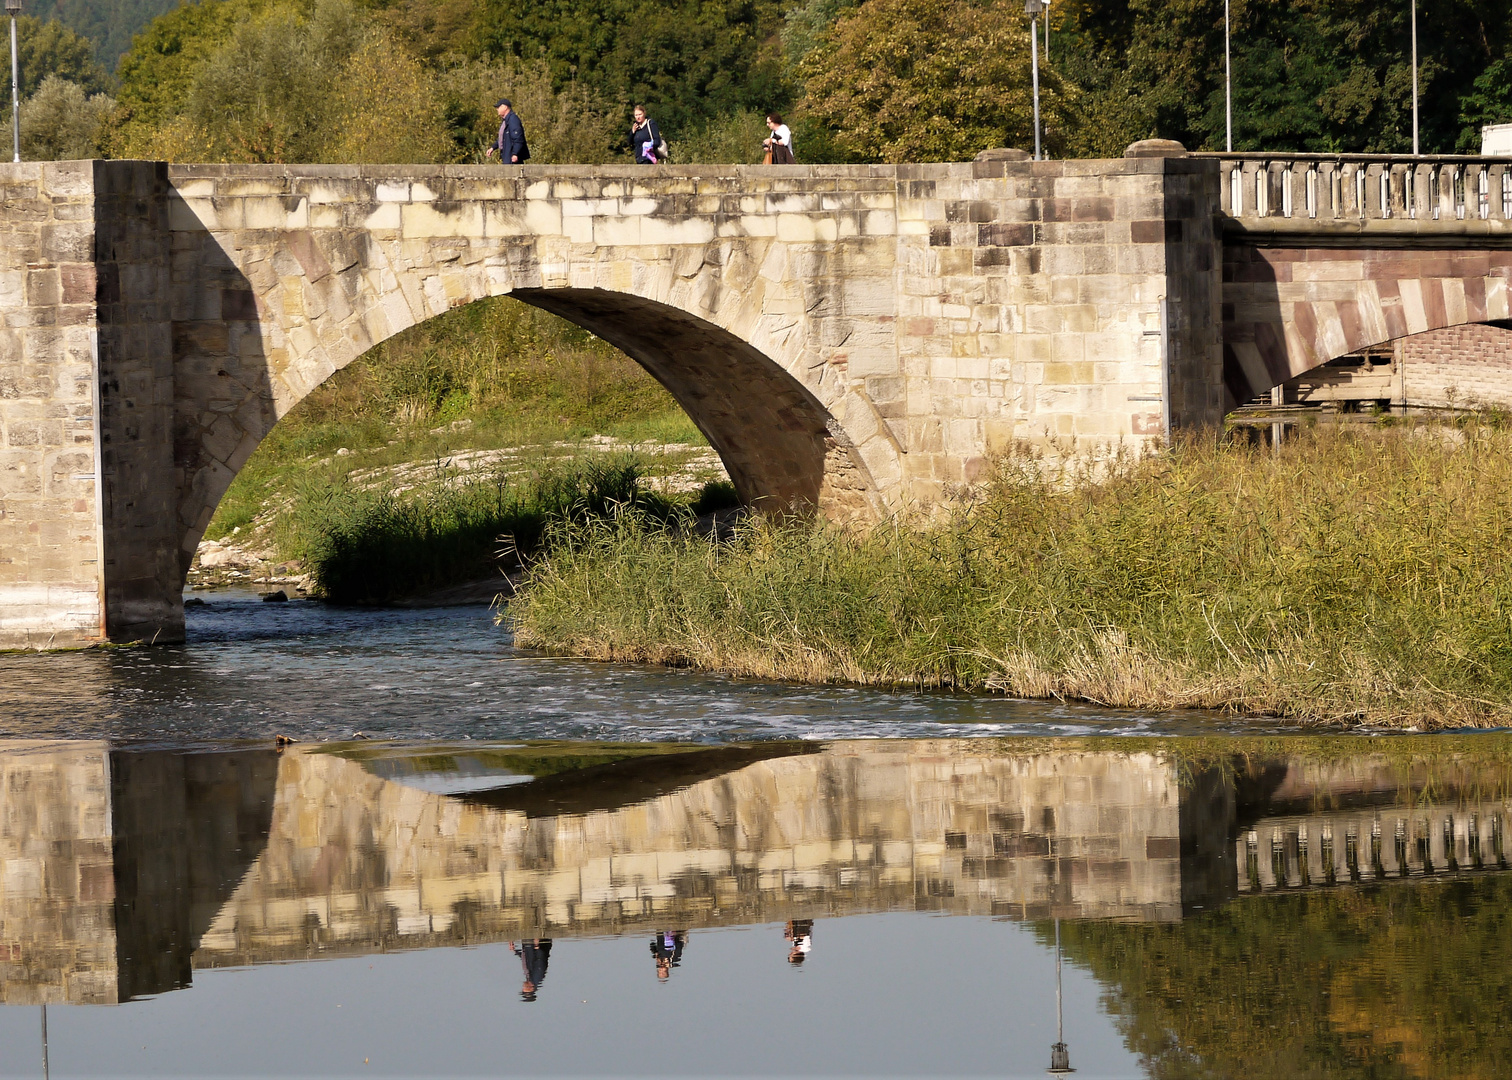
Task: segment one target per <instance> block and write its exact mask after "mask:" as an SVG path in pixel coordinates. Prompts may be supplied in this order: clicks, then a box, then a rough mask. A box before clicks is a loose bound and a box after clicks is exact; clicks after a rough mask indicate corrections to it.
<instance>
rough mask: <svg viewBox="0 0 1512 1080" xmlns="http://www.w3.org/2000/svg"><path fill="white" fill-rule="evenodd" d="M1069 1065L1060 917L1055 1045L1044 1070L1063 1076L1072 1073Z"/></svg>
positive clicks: (1057, 953)
mask: <svg viewBox="0 0 1512 1080" xmlns="http://www.w3.org/2000/svg"><path fill="white" fill-rule="evenodd" d="M1075 1071H1076V1070H1075V1069H1073V1068H1072V1067H1071V1054H1070V1052H1069V1051H1067V1049H1066V1036H1065V1029H1064V1026H1063V1025H1062V1023H1061V948H1060V919H1056V920H1055V1045H1054V1046H1052V1047H1051V1048H1050V1067H1049V1068H1048V1069H1046V1070H1045V1073H1046V1074H1047V1075H1049V1076H1065V1075H1066V1074H1067V1073H1074V1072H1075Z"/></svg>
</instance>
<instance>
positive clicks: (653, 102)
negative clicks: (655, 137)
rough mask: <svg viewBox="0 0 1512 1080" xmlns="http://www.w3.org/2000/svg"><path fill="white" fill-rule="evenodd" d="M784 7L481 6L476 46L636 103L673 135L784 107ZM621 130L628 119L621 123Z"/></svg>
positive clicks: (787, 94) (689, 3) (658, 3)
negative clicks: (534, 62)
mask: <svg viewBox="0 0 1512 1080" xmlns="http://www.w3.org/2000/svg"><path fill="white" fill-rule="evenodd" d="M783 6H784V3H783V0H539V2H537V3H534V4H518V3H515V2H513V0H484V2H483V4H482V6H481V8H480V15H479V24H480V25H481V26H482V27H483V28H484V29H483V30H482V31H480V34H479V39H478V40H479V47H480V48H481V49H483V50H485V51H486V52H489V53H491V54H493V55H495V56H512V57H517V58H520V59H526V60H529V59H537V58H539V59H543V60H545V61H546V62H547V63H548V64H550V65H551V72H552V78H553V79H554V80H555V81H556V83H557V85H558V86H562V85H565V84H566V83H567V82H568V81H569V80H574V79H575V80H577V81H578V82H580V83H583V84H584V85H586V86H588V87H590V88H592V90H593V91H594V92H595V93H597V94H601V95H603V96H605V97H608V98H611V99H616V100H618V101H620V102H621V104H622V105H623V106H624V108H625V110H626V112H627V113H628V111H629V106H630V105H631V104H632V102H635V103H640V104H644V105H646V106H647V107H648V109H649V110H650V112H651V115H653V116H655V117H656V118H657V120H658V122H659V123H660V124H661V125H662V126H663V127H664V128H665V134H666V136H667V138H668V139H669V140H670V139H674V138H676V137H678V135H679V132H680V131H683V130H686V129H688V128H690V127H692V126H693V125H695V124H697V123H699V122H700V121H703V120H707V119H709V118H712V117H717V116H723V115H727V114H729V113H731V112H734V111H736V110H739V109H742V108H745V109H753V110H757V111H765V110H769V109H774V108H783V107H785V106H786V105H787V103H788V102H789V101H790V100H791V99H792V98H793V96H794V93H795V90H796V87H795V85H794V83H793V81H792V80H791V78H790V77H789V76H788V74H787V72H786V70H785V68H784V65H783V62H782V45H781V40H780V37H779V32H780V29H781V25H782V8H783ZM627 126H628V121H627Z"/></svg>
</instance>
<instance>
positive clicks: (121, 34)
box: [29, 0, 182, 68]
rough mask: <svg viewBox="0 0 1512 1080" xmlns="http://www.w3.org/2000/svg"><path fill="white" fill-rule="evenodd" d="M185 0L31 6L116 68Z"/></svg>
mask: <svg viewBox="0 0 1512 1080" xmlns="http://www.w3.org/2000/svg"><path fill="white" fill-rule="evenodd" d="M181 2H182V0H41V2H40V3H33V4H31V5H29V6H30V7H32V8H33V10H34V11H35V12H36V13H37V14H38V15H40V16H41V17H42V18H44V19H57V20H58V21H59V22H61V23H62V24H63V25H64V26H67V27H69V28H70V29H71V30H74V31H75V32H77V33H78V34H80V35H81V36H83V37H86V38H88V39H89V40H90V42H91V43H92V44H93V46H94V50H95V56H96V57H97V58H98V59H99V61H100V62H101V63H102V64H104V65H105V66H107V67H111V68H113V67H115V65H116V63H117V62H118V61H119V60H120V59H121V56H122V54H124V53H125V52H126V50H128V49H129V48H131V39H132V36H133V35H135V34H137V33H139V32H141V30H142V29H143V28H144V27H145V26H146V25H147V24H148V23H150V22H151V21H152V20H153V19H155V18H157V17H158V16H159V15H163V14H166V13H167V12H169V11H171V10H173V9H174V8H176V7H177V6H178V5H179V4H180V3H181Z"/></svg>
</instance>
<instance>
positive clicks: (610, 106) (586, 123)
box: [437, 59, 628, 165]
mask: <svg viewBox="0 0 1512 1080" xmlns="http://www.w3.org/2000/svg"><path fill="white" fill-rule="evenodd" d="M437 88H438V92H439V95H440V100H441V103H442V109H443V110H444V112H445V114H446V117H447V121H448V124H449V128H450V133H451V138H452V140H453V146H452V150H451V157H452V158H453V159H455V160H458V161H482V160H483V156H482V154H483V149H484V148H485V147H487V146H489V145H491V144H492V143H493V140H494V138H495V137H496V136H497V134H498V129H499V117H498V114H497V113H496V112H495V110H494V105H495V103H496V102H497V101H498V100H499V98H501V97H507V98H509V100H510V102H511V103H512V104H513V106H514V109H515V111H516V112H518V113H519V114H520V119H521V121H522V122H523V123H524V124H525V135H526V138H527V139H528V140H529V142H530V154H531V157H530V160H531V162H532V163H533V164H537V165H570V164H578V165H594V164H599V163H601V162H606V161H611V160H613V159H614V158H615V156H616V155H617V153H618V151H619V147H620V145H621V144H622V143H623V142H624V138H625V133H624V131H623V130H622V129H623V128H624V127H628V122H627V123H624V124H622V123H621V121H622V119H623V117H622V114H621V112H620V111H619V109H618V108H617V107H616V105H615V103H614V102H612V101H606V100H604V99H603V98H600V97H597V96H595V95H593V94H591V93H590V92H589V91H588V90H587V88H586V87H584V86H582V85H581V84H580V83H576V82H571V81H569V82H568V83H566V84H565V85H563V86H562V87H560V88H558V87H556V86H555V85H554V84H553V81H552V78H551V69H550V67H549V66H548V65H547V64H546V62H545V61H544V60H531V61H521V60H513V59H508V60H503V61H497V62H492V63H490V62H484V61H481V60H454V61H453V62H452V63H451V64H450V65H449V66H447V67H445V68H443V69H442V70H441V71H440V73H439V74H438V76H437Z"/></svg>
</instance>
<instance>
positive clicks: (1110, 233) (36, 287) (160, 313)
mask: <svg viewBox="0 0 1512 1080" xmlns="http://www.w3.org/2000/svg"><path fill="white" fill-rule="evenodd" d="M0 169H3V170H4V177H3V179H4V181H5V183H6V184H7V185H8V186H9V187H11V188H15V189H17V190H19V191H22V192H30V193H31V195H30V196H29V197H28V198H19V197H18V198H17V199H16V200H15V201H13V202H10V203H8V204H7V210H6V212H5V213H4V214H0V228H4V229H6V230H8V235H10V234H14V236H15V243H13V244H7V247H6V258H7V260H8V261H6V262H5V264H4V265H3V266H0V298H3V301H4V307H3V311H4V320H5V321H4V333H3V334H0V388H4V389H3V391H0V392H3V393H4V395H5V396H4V397H3V398H0V409H3V410H5V411H4V412H3V413H0V415H3V416H4V426H3V438H4V452H5V453H6V454H8V455H10V456H9V457H7V458H6V459H5V461H4V464H3V466H0V470H3V471H0V478H3V484H4V486H3V487H0V499H3V500H5V505H6V507H7V510H6V513H5V514H4V515H0V529H3V528H11V529H13V530H15V531H16V532H17V534H18V537H19V539H18V541H17V548H16V549H17V551H18V554H19V558H18V555H11V554H10V551H11V545H6V548H5V551H6V556H5V557H9V558H10V559H11V561H10V562H9V563H3V564H0V590H3V589H5V588H7V587H11V591H10V592H9V593H8V594H0V595H3V596H4V599H0V645H41V644H47V643H48V642H52V643H54V644H67V643H73V642H79V641H88V640H92V639H94V638H97V637H99V636H101V635H104V636H108V637H110V638H113V639H116V640H131V639H151V638H156V639H157V640H165V641H166V640H173V639H174V638H177V637H179V636H181V634H182V611H181V608H180V606H179V599H178V595H179V585H180V583H181V582H182V575H183V573H184V572H185V571H186V570H187V567H188V565H189V562H190V559H191V557H192V554H193V551H194V548H195V545H196V543H197V542H198V540H199V538H200V536H201V535H202V533H203V531H204V528H205V526H206V525H207V524H208V522H209V520H210V516H211V514H212V513H213V512H214V509H215V506H216V504H217V502H219V500H220V498H221V496H222V495H223V494H224V492H225V490H226V487H227V485H229V483H230V482H231V479H232V478H233V477H234V476H235V474H236V471H237V470H238V469H240V468H241V466H242V465H243V464H244V463H245V461H246V460H247V458H248V457H249V456H250V454H251V453H252V451H253V450H254V449H255V448H256V446H257V444H258V442H259V441H260V440H261V439H262V438H263V437H264V436H265V435H266V434H267V433H268V431H269V430H270V429H271V428H272V426H273V424H274V423H276V422H277V420H278V418H279V417H281V416H282V415H284V414H285V413H286V412H287V411H288V410H289V409H290V408H292V407H293V406H294V405H295V404H296V403H297V402H299V401H300V400H301V399H302V398H303V397H304V396H305V395H306V394H308V393H309V392H310V391H311V390H312V389H314V388H315V387H316V386H318V385H319V384H320V383H321V382H322V381H323V380H325V379H326V378H328V377H330V375H331V374H332V373H334V372H335V371H338V370H340V369H341V368H342V367H344V366H345V365H346V364H348V363H350V362H351V361H352V360H353V359H355V358H356V357H357V356H359V355H361V354H362V353H363V352H364V351H366V350H367V349H369V348H371V347H372V346H374V345H376V344H378V343H380V342H382V341H383V340H384V339H386V338H388V337H389V336H391V335H392V334H395V333H397V332H399V331H400V330H403V329H404V328H406V327H408V326H412V325H414V324H415V323H417V322H421V321H424V320H425V319H428V318H432V317H434V316H436V315H439V314H442V313H444V312H446V311H448V310H450V309H451V308H454V307H456V306H458V305H460V304H465V303H469V302H471V301H473V300H477V299H480V298H483V297H489V296H499V295H504V294H513V295H515V296H517V297H519V298H520V299H522V300H524V301H526V302H528V303H532V304H536V305H538V306H540V307H543V308H547V309H548V310H552V311H555V312H557V313H559V314H562V315H564V316H565V317H567V318H569V319H572V320H574V321H576V322H578V323H579V324H581V325H583V326H586V327H588V328H589V329H592V330H593V331H594V332H595V333H597V334H599V335H600V336H602V337H604V338H605V339H607V340H609V341H611V342H613V343H614V344H616V345H618V346H619V347H621V348H622V349H624V350H625V351H626V352H628V353H629V354H630V355H631V356H633V357H635V358H636V359H637V360H639V361H640V362H641V363H642V364H644V365H645V366H646V367H647V368H648V369H649V370H650V371H651V372H652V373H653V374H654V375H655V376H656V377H657V378H658V379H660V380H661V381H662V382H663V384H664V385H666V386H667V387H668V389H669V390H671V392H672V393H673V395H674V396H675V397H677V399H678V401H679V402H680V403H681V404H682V405H683V407H684V408H686V409H687V411H688V413H689V415H690V416H691V417H692V418H693V419H694V421H695V422H696V423H697V424H698V425H699V427H700V428H701V429H702V430H703V431H704V432H705V433H706V434H707V436H708V437H709V440H710V442H711V444H712V445H713V446H714V447H715V448H716V449H717V450H718V451H719V453H720V456H721V457H722V459H723V460H724V463H725V466H726V468H727V469H728V471H729V473H730V475H731V477H732V478H733V479H734V481H735V484H736V486H737V488H738V489H739V490H740V492H741V494H742V496H743V497H744V498H745V499H746V500H747V501H748V502H750V503H752V504H753V505H756V506H758V507H760V506H766V507H770V508H785V509H804V508H817V509H819V510H820V511H822V512H824V513H826V514H829V515H831V516H832V517H836V518H840V519H863V520H865V519H876V518H878V517H880V516H883V515H885V514H887V513H889V512H893V511H896V510H899V509H903V508H905V507H910V506H927V505H929V504H931V503H934V502H936V501H938V500H940V499H941V498H944V497H948V496H949V495H950V494H951V493H952V492H953V491H955V490H956V489H958V488H959V487H961V486H963V485H967V484H970V483H972V482H973V481H975V480H977V479H979V478H981V477H982V476H983V475H985V470H986V467H987V461H988V459H989V457H990V455H991V454H993V453H994V452H996V451H998V450H1001V449H1003V448H1004V447H1006V446H1007V445H1008V444H1009V443H1010V442H1028V443H1030V444H1035V445H1038V446H1041V447H1043V448H1045V449H1046V450H1047V451H1049V452H1051V453H1052V454H1053V455H1056V456H1065V455H1073V456H1089V455H1091V456H1096V455H1100V454H1105V453H1108V452H1110V451H1111V450H1112V449H1113V448H1114V447H1115V446H1117V445H1119V444H1124V445H1129V446H1133V447H1135V448H1138V447H1142V446H1152V445H1155V444H1157V443H1158V442H1159V441H1160V440H1161V439H1162V438H1163V437H1164V436H1165V434H1166V431H1167V429H1168V428H1169V427H1171V426H1172V425H1175V426H1200V425H1212V424H1216V422H1217V421H1218V420H1219V418H1220V415H1221V405H1222V395H1221V384H1220V381H1219V370H1220V368H1219V360H1218V357H1219V352H1220V350H1219V342H1218V337H1217V334H1218V324H1217V316H1216V299H1215V297H1216V292H1215V290H1216V287H1217V284H1216V283H1217V268H1218V266H1219V264H1220V259H1219V255H1218V239H1217V236H1216V234H1215V233H1214V231H1213V228H1212V224H1211V206H1212V202H1213V200H1214V199H1215V197H1216V191H1217V180H1216V177H1215V176H1214V170H1213V168H1212V166H1211V165H1206V164H1197V163H1193V162H1190V161H1183V160H1178V159H1151V160H1135V159H1129V160H1121V161H1110V162H1096V163H1089V162H1033V161H1025V160H1021V159H1019V158H1017V156H1015V155H1011V154H996V155H991V154H990V155H988V156H987V157H986V158H985V159H983V160H979V161H976V162H972V163H967V164H960V165H931V166H897V167H893V166H888V167H880V166H864V167H863V166H810V167H803V168H797V169H783V170H771V169H761V168H748V167H722V168H661V169H657V170H654V171H647V170H635V169H628V168H619V169H616V168H598V167H596V168H586V167H557V166H553V167H539V168H523V169H522V168H507V169H506V168H494V167H472V166H447V167H388V166H385V167H361V168H359V167H336V166H299V167H285V166H174V167H168V166H163V165H161V164H152V163H143V162H97V163H94V164H92V165H87V166H86V165H79V164H72V165H67V166H63V165H60V166H57V167H53V166H49V167H48V170H43V169H41V168H40V167H37V166H27V165H21V166H4V167H0ZM50 177H51V178H52V179H49V178H50ZM49 183H56V184H59V185H63V186H62V187H60V188H59V189H58V190H57V191H54V190H52V189H51V188H49V187H48V186H47V185H48V184H49ZM65 189H66V190H65ZM81 200H82V201H81ZM75 203H78V204H79V206H80V207H82V208H83V211H84V212H76V210H77V208H76V207H75V206H74V204H75ZM65 211H66V212H65ZM1136 225H1138V228H1136ZM1162 312H1164V315H1163V314H1162ZM1162 319H1164V320H1165V321H1164V322H1163V321H1162ZM96 350H97V352H98V355H96ZM1167 364H1169V365H1170V367H1169V370H1167V367H1166V365H1167ZM59 365H73V366H72V367H70V368H69V369H68V370H69V375H68V376H67V378H66V380H64V382H66V385H67V390H66V392H65V391H63V390H62V389H60V387H61V386H62V385H63V383H61V382H60V381H59V380H58V378H57V371H58V367H59ZM49 375H51V377H44V376H49ZM1167 383H1169V384H1170V385H1171V390H1170V393H1169V408H1165V407H1163V406H1162V404H1161V402H1162V395H1163V394H1165V390H1164V389H1163V388H1164V387H1165V385H1166V384H1167ZM12 395H20V396H16V397H14V398H13V397H12ZM69 395H73V398H78V397H79V395H83V398H82V402H81V407H80V408H72V409H71V407H70V404H69V403H70V401H71V400H72V399H71V398H70V397H69ZM96 399H98V404H96ZM12 400H14V401H16V402H17V404H15V405H11V404H9V403H10V402H11V401H12ZM57 408H61V410H62V411H61V412H59V413H58V414H57V415H50V414H47V410H49V409H57ZM96 426H98V430H99V433H100V435H99V438H98V440H96V437H95V435H94V431H95V428H96ZM81 448H86V449H88V450H89V451H91V452H93V453H94V454H95V456H96V459H97V460H98V461H99V462H100V463H101V464H100V468H101V469H103V473H102V475H103V476H104V477H105V483H104V485H103V489H102V491H101V493H100V495H99V497H98V498H97V497H96V495H95V492H94V491H93V489H92V488H90V489H88V490H84V489H82V488H81V489H80V490H79V492H78V493H77V494H76V497H75V498H74V502H73V503H68V502H67V501H66V500H65V499H64V497H63V496H62V495H61V494H54V495H51V496H50V495H48V494H47V493H46V492H45V491H44V489H43V479H42V478H43V475H44V473H47V475H48V476H55V475H57V470H55V469H54V470H52V472H47V463H48V461H50V460H54V459H56V455H57V453H58V452H60V451H62V450H64V449H67V450H69V451H70V452H77V451H79V450H80V449H81ZM49 454H52V455H54V457H53V458H49V457H48V455H49ZM93 471H99V470H92V472H93ZM79 475H81V476H83V475H90V474H85V473H80V474H79ZM86 482H89V483H92V481H84V480H79V481H77V483H78V484H84V483H86ZM49 499H50V500H51V501H49ZM18 500H19V501H18ZM27 500H33V501H32V502H27ZM37 500H40V501H37ZM12 503H15V508H14V509H11V504H12ZM75 504H76V505H77V507H78V509H76V510H67V509H66V508H67V507H68V506H70V505H75ZM69 514H74V515H77V516H78V517H79V528H77V529H75V531H74V533H72V534H69V535H72V536H73V537H74V539H73V540H72V541H68V540H67V538H66V537H62V538H60V536H59V535H57V530H56V529H54V528H52V526H54V525H56V524H58V523H60V522H63V521H65V520H68V515H69ZM10 522H14V524H7V523H10ZM44 524H45V526H46V527H45V528H44V527H43V526H44ZM44 534H45V535H46V536H48V537H51V539H49V540H48V541H47V543H46V544H45V545H44V548H45V552H44V548H39V547H38V545H39V544H42V543H43V541H42V540H41V539H40V537H42V536H43V535H44ZM70 542H71V543H73V544H74V549H68V550H66V551H65V547H66V545H67V543H70ZM91 544H92V545H94V548H95V549H96V550H95V551H94V552H93V553H88V552H86V548H87V547H88V545H91ZM59 545H64V546H61V547H60V546H59ZM75 549H76V550H75ZM86 556H87V557H86ZM102 558H103V562H101V561H100V560H101V559H102ZM6 574H8V575H9V577H6V576H4V575H6ZM69 590H73V591H72V592H70V591H69ZM75 594H76V595H75ZM91 595H92V596H93V600H92V602H90V601H89V597H90V596H91ZM65 597H75V598H74V599H67V600H65V599H63V598H65ZM102 597H103V600H102ZM74 609H77V612H76V613H75V614H73V615H64V614H61V613H60V612H61V610H74ZM102 624H103V625H102ZM60 628H61V630H62V636H61V637H56V636H51V635H55V634H57V633H58V632H59V630H60Z"/></svg>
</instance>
